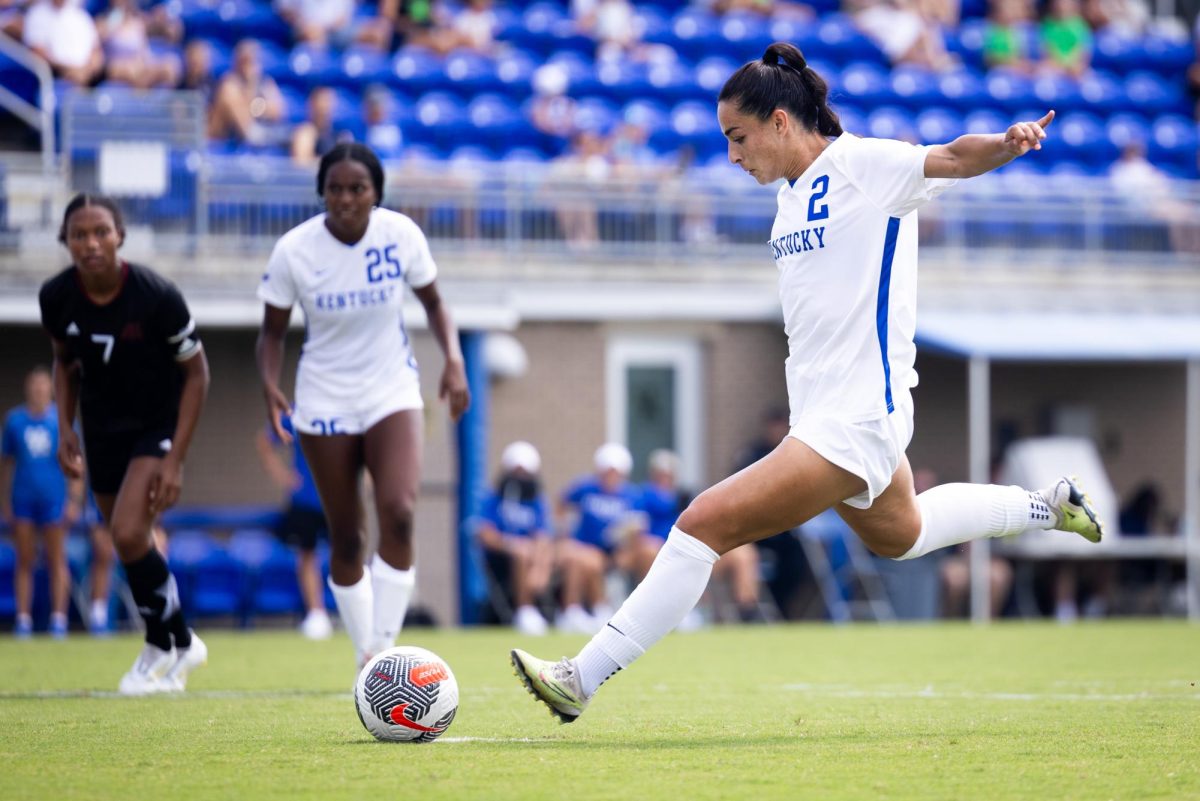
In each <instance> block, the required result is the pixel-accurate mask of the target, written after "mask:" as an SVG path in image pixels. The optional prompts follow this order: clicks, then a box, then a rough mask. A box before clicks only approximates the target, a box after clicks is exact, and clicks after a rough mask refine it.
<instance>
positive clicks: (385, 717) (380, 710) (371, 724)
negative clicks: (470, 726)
mask: <svg viewBox="0 0 1200 801" xmlns="http://www.w3.org/2000/svg"><path fill="white" fill-rule="evenodd" d="M354 705H355V707H356V708H357V710H358V719H359V720H361V721H362V724H363V726H364V727H365V728H366V730H367V731H369V732H371V734H373V735H375V737H377V738H378V739H380V740H388V741H392V742H412V743H428V742H432V741H433V740H436V739H437V738H438V737H439V736H440V735H441V734H442V732H444V731H445V730H446V729H448V728H449V727H450V723H451V722H452V721H453V720H454V714H455V712H457V711H458V682H457V681H455V679H454V674H453V673H452V672H451V671H450V666H449V665H447V664H446V662H445V661H444V660H443V659H442V658H441V657H439V656H438V655H437V654H435V653H433V652H432V651H427V650H425V649H424V648H417V647H414V646H407V645H402V646H398V647H396V648H389V649H388V650H386V651H384V652H383V653H380V654H379V655H377V656H376V657H375V658H374V659H372V660H371V661H370V662H368V663H367V664H366V665H365V666H364V667H363V669H362V672H361V673H359V674H358V681H357V683H356V684H355V686H354Z"/></svg>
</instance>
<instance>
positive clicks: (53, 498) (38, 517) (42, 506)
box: [12, 492, 67, 526]
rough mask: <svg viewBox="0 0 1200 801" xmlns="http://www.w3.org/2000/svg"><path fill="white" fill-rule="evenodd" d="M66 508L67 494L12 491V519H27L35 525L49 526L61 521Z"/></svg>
mask: <svg viewBox="0 0 1200 801" xmlns="http://www.w3.org/2000/svg"><path fill="white" fill-rule="evenodd" d="M66 508H67V496H66V494H65V493H64V494H62V495H40V494H33V493H26V492H22V493H13V499H12V510H13V519H14V520H28V521H30V522H32V523H33V524H34V525H35V526H49V525H52V524H55V523H61V522H62V521H63V513H64V512H65V511H66Z"/></svg>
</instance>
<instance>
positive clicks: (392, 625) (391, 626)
mask: <svg viewBox="0 0 1200 801" xmlns="http://www.w3.org/2000/svg"><path fill="white" fill-rule="evenodd" d="M416 583H417V568H416V565H414V566H412V567H410V568H409V569H408V570H401V569H399V568H397V567H392V566H391V565H389V564H388V563H387V562H385V561H383V559H381V558H380V556H379V554H375V558H374V559H372V560H371V585H372V587H373V588H374V590H375V618H374V636H375V647H376V648H377V649H379V650H383V649H387V648H391V647H392V646H393V645H395V644H396V635H397V634H399V633H400V629H401V628H402V627H403V626H404V616H405V615H406V614H407V613H408V599H409V598H411V597H412V591H413V586H414V585H415V584H416Z"/></svg>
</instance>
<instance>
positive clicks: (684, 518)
mask: <svg viewBox="0 0 1200 801" xmlns="http://www.w3.org/2000/svg"><path fill="white" fill-rule="evenodd" d="M826 93H827V88H826V85H825V81H824V80H822V78H821V77H820V76H819V75H818V74H817V73H816V72H814V71H813V70H812V69H811V68H810V67H808V66H807V64H806V63H805V60H804V56H803V55H802V54H801V53H800V51H799V50H798V49H797V48H795V47H793V46H792V45H789V44H783V43H776V44H773V45H771V46H770V47H769V48H767V51H766V54H765V55H764V56H763V58H762V59H760V60H757V61H751V62H749V63H747V64H745V65H744V66H743V67H741V68H740V69H739V70H738V71H737V72H735V73H734V74H733V75H732V76H731V77H730V78H729V80H728V81H727V82H726V84H725V86H724V88H723V89H722V90H721V94H720V97H719V99H718V104H717V118H718V121H719V123H720V126H721V130H722V132H724V134H725V136H726V137H727V139H728V140H729V160H730V161H731V162H733V163H734V164H737V165H739V166H740V167H741V168H742V169H744V170H746V171H747V172H748V173H750V175H752V176H754V178H755V179H756V180H757V181H758V182H759V183H760V184H770V183H774V182H775V181H778V180H780V179H784V180H785V183H784V184H783V185H782V186H781V187H780V189H779V212H778V215H777V216H776V219H775V226H774V229H773V230H772V233H771V242H770V251H771V255H772V257H773V258H774V260H775V264H776V266H777V267H778V268H779V294H780V299H781V301H782V304H783V314H784V321H785V324H784V327H785V330H786V333H787V336H788V351H789V355H788V359H787V365H786V374H787V387H788V399H789V404H790V406H791V421H790V422H791V426H792V427H791V430H790V432H789V433H788V436H786V437H785V438H784V440H783V442H781V443H780V444H779V445H778V447H776V448H775V450H774V451H772V452H771V453H770V454H768V455H767V456H765V457H763V458H762V459H761V460H759V461H758V462H755V463H754V464H752V465H750V466H749V467H747V468H746V469H744V470H742V471H741V472H739V473H737V474H735V475H734V476H731V477H730V478H727V479H726V480H725V481H723V482H721V483H720V484H717V485H716V486H715V487H712V488H711V489H709V490H707V491H706V492H704V493H702V494H701V495H700V496H699V497H697V498H696V499H695V500H694V501H693V502H692V503H691V504H690V505H689V506H688V508H687V509H686V510H685V511H684V512H683V514H682V515H681V516H680V517H679V519H678V521H677V522H676V524H675V527H674V528H672V530H671V533H670V535H669V536H668V538H667V542H666V544H665V545H664V546H663V548H662V550H661V551H660V552H659V554H658V557H657V558H656V559H655V561H654V564H653V566H652V567H651V569H650V572H649V573H648V574H647V575H646V578H645V579H644V580H643V581H642V583H641V584H640V585H639V586H638V587H637V589H636V590H635V591H634V592H633V593H632V594H631V595H630V596H629V598H628V600H626V602H625V604H624V605H623V606H622V607H621V608H620V609H619V610H618V611H617V613H616V614H615V615H613V617H612V619H611V620H610V621H609V622H608V624H607V625H606V626H605V627H604V628H603V629H602V630H601V631H600V633H599V634H597V635H596V636H595V637H594V638H593V639H592V640H591V642H589V643H588V644H587V645H586V646H584V648H583V650H582V651H580V653H579V654H578V655H577V656H576V657H575V658H573V659H569V658H564V659H563V660H561V661H559V662H557V663H555V662H549V661H545V660H541V659H537V658H535V657H533V656H530V655H529V654H527V653H525V652H523V651H520V650H514V651H513V652H512V662H513V667H514V668H515V670H516V672H517V675H518V677H519V678H520V679H521V680H522V682H523V683H524V684H525V686H526V688H527V689H529V691H530V692H531V693H533V695H534V696H535V698H537V699H538V700H540V701H542V702H544V703H545V704H546V705H547V706H549V707H550V709H551V711H552V712H553V713H554V714H555V715H557V716H558V718H559V719H560V720H561V721H562V722H564V723H567V722H570V721H572V720H574V719H575V718H576V717H578V716H579V715H580V714H581V713H582V712H583V709H584V707H586V706H587V704H588V701H589V700H590V699H591V698H592V696H593V695H594V694H595V692H596V690H597V688H598V687H599V686H600V684H601V683H603V682H604V681H605V680H606V679H608V678H609V677H610V676H612V675H613V674H614V673H616V672H617V671H618V670H620V669H622V668H625V667H628V666H629V665H630V664H631V663H632V662H633V661H634V660H635V659H637V658H638V657H639V656H641V655H642V654H643V653H644V652H645V651H646V649H648V648H649V647H650V646H652V645H653V644H654V643H655V642H657V641H658V640H659V639H661V638H662V637H663V636H664V635H666V634H667V632H669V631H670V630H671V629H673V628H675V626H676V625H677V624H678V623H679V622H680V621H681V620H682V619H683V617H684V616H685V615H686V614H687V613H688V611H689V610H690V609H691V608H692V607H693V606H694V605H695V603H696V601H697V600H698V599H699V598H700V595H701V593H702V592H703V591H704V588H705V585H706V584H707V583H708V579H709V575H710V574H711V572H712V566H713V563H714V562H716V560H717V558H718V557H719V556H720V555H721V554H723V553H726V552H727V551H729V550H731V549H733V548H736V547H738V546H739V545H744V544H745V543H748V542H754V541H756V540H759V539H762V538H764V537H768V536H770V535H772V534H775V533H776V532H778V531H786V530H788V529H791V528H794V527H795V526H798V525H800V524H801V523H803V522H804V521H805V520H808V519H809V518H811V517H814V516H815V515H817V514H818V513H820V512H822V511H823V510H825V509H828V508H830V507H833V508H834V509H836V510H837V512H838V514H839V515H841V517H842V518H843V519H844V520H845V521H846V522H847V524H849V526H850V527H851V528H852V529H854V531H855V533H856V534H858V536H859V537H860V538H861V539H862V541H863V542H864V543H865V544H866V545H867V547H869V548H870V549H871V550H872V551H874V552H875V553H876V554H879V555H880V556H884V557H890V558H893V559H913V558H916V557H918V556H922V555H924V554H926V553H929V552H930V551H933V550H936V549H938V548H944V547H946V546H949V545H954V544H957V543H961V542H966V541H968V540H974V539H980V538H984V537H1003V536H1006V535H1010V534H1016V533H1018V532H1021V531H1024V530H1025V529H1028V528H1041V529H1059V530H1063V531H1069V532H1075V533H1077V534H1079V535H1081V536H1083V537H1084V538H1085V539H1087V540H1090V541H1092V542H1098V541H1099V540H1100V537H1101V534H1102V531H1101V524H1100V522H1099V521H1098V520H1097V519H1096V515H1095V512H1094V510H1093V509H1092V506H1091V504H1090V502H1089V501H1088V500H1087V498H1085V497H1084V495H1083V493H1082V492H1080V490H1079V488H1078V487H1077V486H1076V485H1075V484H1074V483H1073V482H1072V481H1071V480H1069V479H1066V478H1063V479H1060V480H1059V481H1058V482H1056V483H1055V484H1054V485H1053V486H1051V487H1047V488H1046V489H1043V490H1040V491H1034V492H1030V491H1028V490H1025V489H1022V488H1021V487H1002V486H995V485H973V484H947V485H943V486H940V487H934V488H933V489H930V490H928V491H926V492H923V493H921V495H919V496H918V495H917V494H916V493H915V491H914V489H913V478H912V469H911V468H910V467H909V464H908V459H907V458H906V457H905V455H904V451H905V448H907V446H908V443H909V440H910V439H911V437H912V432H913V403H912V397H911V395H910V393H909V390H910V389H911V388H912V387H914V386H916V383H917V376H916V373H915V372H914V371H913V362H914V359H915V355H916V349H915V347H914V345H913V333H914V329H915V310H916V268H917V215H916V213H915V212H916V209H917V208H918V207H920V206H921V205H922V204H924V203H925V202H927V201H928V200H930V199H931V198H932V197H934V196H935V195H937V194H938V193H940V192H941V191H943V190H944V189H946V188H947V187H949V186H950V185H952V184H953V183H954V179H958V178H970V177H973V176H976V175H981V174H983V173H985V172H988V171H989V170H994V169H996V168H997V167H1000V166H1002V165H1004V164H1007V163H1008V162H1010V161H1012V160H1013V159H1015V158H1017V157H1019V156H1023V155H1025V154H1026V153H1028V152H1029V151H1030V150H1037V149H1039V148H1040V147H1041V144H1040V143H1041V140H1042V139H1044V138H1045V136H1046V133H1045V128H1046V126H1047V125H1049V124H1050V121H1051V120H1053V119H1054V112H1053V111H1051V112H1050V113H1048V114H1046V116H1045V117H1043V118H1042V119H1041V120H1038V121H1037V122H1020V123H1017V124H1015V125H1013V126H1011V127H1010V128H1009V129H1008V130H1007V131H1006V132H1005V133H1002V134H994V135H967V136H961V137H959V138H958V139H956V140H954V141H953V142H951V143H949V144H946V145H935V146H932V147H918V146H914V145H909V144H905V143H903V142H896V141H889V140H880V139H860V138H859V137H857V136H853V135H851V134H847V133H843V132H842V128H841V125H840V124H839V122H838V118H837V116H836V115H835V114H834V113H833V111H832V110H831V109H830V108H829V106H828V104H827V100H826Z"/></svg>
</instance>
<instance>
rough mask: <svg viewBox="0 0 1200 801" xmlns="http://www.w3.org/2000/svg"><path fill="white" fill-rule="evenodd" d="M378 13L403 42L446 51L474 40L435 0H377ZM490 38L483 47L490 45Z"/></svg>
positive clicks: (471, 43) (472, 44) (469, 43)
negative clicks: (456, 25)
mask: <svg viewBox="0 0 1200 801" xmlns="http://www.w3.org/2000/svg"><path fill="white" fill-rule="evenodd" d="M379 16H380V17H382V18H383V19H385V20H388V21H389V22H390V24H391V25H392V26H393V28H394V29H395V31H396V32H397V33H399V34H400V36H401V39H402V40H403V43H404V44H405V45H415V46H417V47H427V48H429V49H430V50H432V51H434V52H435V53H441V54H443V55H444V54H446V53H449V52H450V51H451V50H454V49H455V48H458V47H469V48H473V47H475V41H474V40H473V39H472V38H471V36H469V35H468V34H466V33H464V32H463V31H462V30H460V29H458V28H456V27H455V25H454V17H453V15H452V14H450V13H449V12H448V11H447V10H446V9H445V8H444V7H443V6H442V4H441V3H440V2H438V0H379ZM490 46H491V45H490V42H489V43H488V46H487V48H486V49H490Z"/></svg>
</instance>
